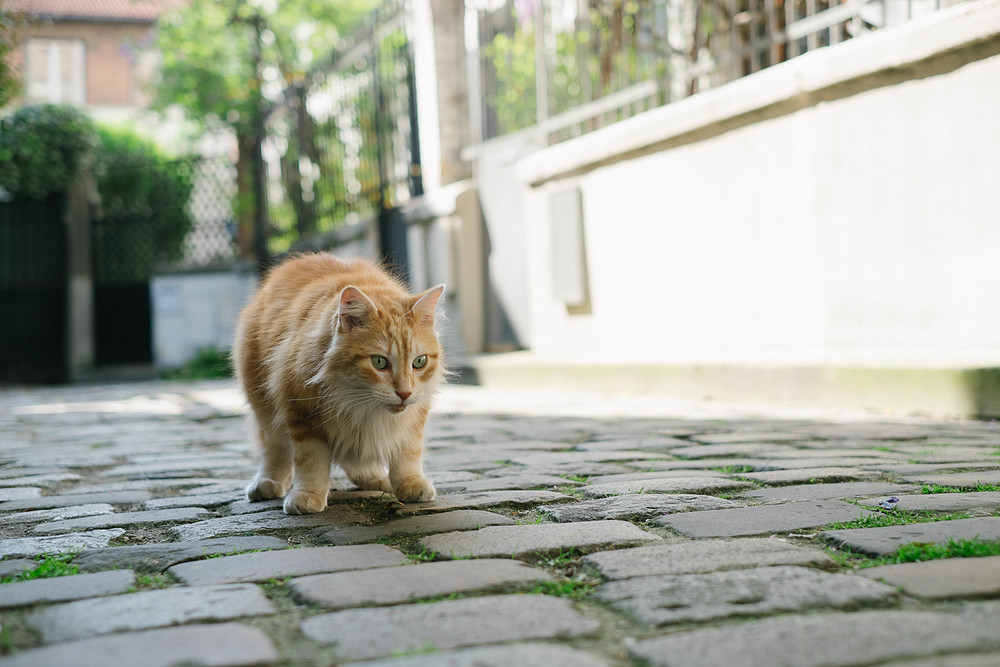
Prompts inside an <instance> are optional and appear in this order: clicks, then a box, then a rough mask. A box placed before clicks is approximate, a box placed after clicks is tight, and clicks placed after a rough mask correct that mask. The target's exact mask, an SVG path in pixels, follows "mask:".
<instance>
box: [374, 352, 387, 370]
mask: <svg viewBox="0 0 1000 667" xmlns="http://www.w3.org/2000/svg"><path fill="white" fill-rule="evenodd" d="M372 366H374V367H375V368H377V369H378V370H380V371H384V370H385V369H387V368H389V360H388V359H386V358H385V357H383V356H382V355H381V354H375V355H372Z"/></svg>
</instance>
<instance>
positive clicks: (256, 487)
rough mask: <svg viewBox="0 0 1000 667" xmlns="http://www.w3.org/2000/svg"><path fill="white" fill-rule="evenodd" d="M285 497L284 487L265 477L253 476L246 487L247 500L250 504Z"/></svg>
mask: <svg viewBox="0 0 1000 667" xmlns="http://www.w3.org/2000/svg"><path fill="white" fill-rule="evenodd" d="M283 495H285V485H284V484H282V483H281V482H278V481H275V480H273V479H268V478H267V477H259V476H255V477H254V478H253V479H252V480H250V485H249V486H247V500H249V501H250V502H252V503H255V502H258V501H260V500H271V499H272V498H280V497H282V496H283Z"/></svg>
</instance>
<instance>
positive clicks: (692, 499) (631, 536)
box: [0, 381, 1000, 667]
mask: <svg viewBox="0 0 1000 667" xmlns="http://www.w3.org/2000/svg"><path fill="white" fill-rule="evenodd" d="M242 405H243V401H242V399H241V398H240V397H239V395H238V393H237V392H236V391H235V389H234V385H233V383H231V382H227V381H222V382H202V383H194V384H181V383H160V382H156V383H139V384H131V385H104V386H100V387H86V386H72V387H59V388H36V389H25V390H14V391H11V390H0V577H3V578H8V577H12V576H14V575H17V574H18V573H19V572H22V571H24V570H28V569H35V568H40V571H43V570H45V568H46V567H48V565H46V562H47V559H46V558H45V556H47V555H48V554H52V553H60V552H61V553H68V554H69V555H68V556H66V557H65V559H68V560H70V561H71V562H70V567H69V568H68V572H69V571H72V567H74V566H75V567H77V568H79V572H81V573H82V574H67V575H65V576H61V577H57V578H48V579H33V580H30V581H24V582H16V583H6V584H0V625H2V627H3V629H4V641H3V642H0V656H2V657H0V664H3V665H4V666H5V667H6V666H7V665H10V664H13V665H49V664H52V665H62V664H73V665H88V664H90V665H101V666H102V667H104V666H106V665H112V666H113V665H135V664H143V665H159V664H164V665H166V664H206V665H210V664H219V665H240V664H272V663H277V664H282V665H295V666H298V665H303V667H306V666H308V665H321V664H322V665H328V664H344V663H348V662H354V661H357V660H368V659H374V660H375V662H373V663H369V664H376V665H402V666H404V667H405V666H410V667H412V666H413V665H434V667H437V666H438V665H462V666H467V667H471V666H472V665H498V666H499V665H503V666H504V667H506V665H510V664H545V665H549V664H556V665H558V664H572V665H582V666H584V667H588V666H590V665H609V666H613V667H624V665H626V664H629V661H630V660H631V661H636V662H643V661H648V662H649V663H650V664H654V665H659V664H713V665H714V664H727V663H729V664H741V665H742V664H748V665H755V664H759V665H768V666H769V667H770V665H782V664H787V665H796V666H798V665H806V666H809V665H819V664H832V665H836V664H844V665H855V664H884V663H886V662H891V663H897V664H907V665H911V664H912V665H924V666H929V665H931V664H933V665H936V666H937V667H942V666H944V667H967V666H968V665H980V664H992V663H993V662H996V661H997V656H1000V643H998V640H997V639H996V619H997V618H998V617H1000V600H992V598H997V597H1000V590H998V589H997V587H996V581H997V579H998V577H1000V574H998V573H997V571H996V568H997V567H998V566H997V565H996V563H997V562H998V561H997V558H998V557H985V558H978V559H955V560H947V559H946V560H936V561H927V562H922V563H913V564H903V565H893V566H884V567H880V568H864V567H861V568H858V569H854V568H853V567H852V566H850V565H844V564H842V563H844V562H845V561H844V560H842V559H840V558H836V556H837V552H838V551H841V550H847V549H850V550H853V551H858V552H863V553H868V554H870V555H876V554H881V553H886V552H888V551H892V550H895V549H896V548H898V547H899V546H901V545H902V544H905V543H908V542H912V541H917V542H928V541H930V542H934V541H940V540H944V539H947V538H948V537H956V538H965V537H973V536H976V537H978V538H979V539H1000V517H998V516H994V515H995V514H996V513H997V509H998V508H1000V492H997V491H992V490H988V489H982V490H978V491H977V490H976V486H977V483H995V481H992V480H995V479H996V475H997V474H1000V458H998V457H997V454H998V453H1000V428H998V427H997V426H996V425H991V424H989V423H979V422H970V421H956V420H952V421H935V420H931V419H925V418H919V419H918V418H904V417H899V418H892V419H889V418H878V419H875V418H873V417H872V416H870V415H867V416H866V415H857V414H847V413H838V414H835V415H834V414H831V413H822V412H813V413H811V414H794V415H793V414H790V413H786V414H778V413H775V412H771V411H767V410H764V411H755V412H750V411H746V410H741V409H738V408H733V407H731V406H729V407H727V406H721V405H707V404H699V403H684V404H675V403H671V402H669V401H666V402H665V401H663V400H661V399H660V398H649V397H641V396H629V397H614V396H587V395H583V394H574V393H572V392H561V393H556V392H497V391H492V390H489V389H481V388H469V387H449V388H447V389H446V390H445V391H444V393H443V395H442V397H441V400H440V408H439V409H438V410H437V411H436V413H435V418H434V419H432V420H431V422H430V423H429V424H428V427H427V431H426V432H427V443H426V444H427V452H426V457H425V466H426V469H427V471H428V475H429V476H430V477H431V478H432V479H433V480H434V482H435V484H436V486H437V488H438V497H437V498H436V499H435V500H434V501H433V502H430V503H419V504H416V503H407V504H405V505H403V506H402V507H400V506H399V504H398V503H395V502H393V499H392V497H391V496H384V495H383V494H381V493H380V492H371V491H360V490H357V489H355V488H354V487H353V485H352V484H351V483H350V482H349V481H348V479H347V478H346V476H345V474H344V472H343V471H340V470H337V469H336V468H335V469H334V471H333V473H334V474H333V479H332V484H331V489H332V490H331V493H330V495H329V501H330V507H329V508H328V509H327V510H326V511H325V512H323V513H321V514H318V515H307V516H288V515H286V514H284V512H283V511H282V509H281V501H280V500H275V501H264V502H258V503H250V502H249V501H247V500H246V498H245V497H244V495H243V489H244V488H245V487H246V484H247V480H248V477H249V474H250V470H251V466H250V462H251V461H252V460H253V455H254V452H253V446H252V442H251V440H250V438H249V436H248V434H247V432H246V430H245V425H244V423H243V418H242V415H241V414H240V412H241V411H242V409H243V408H242V407H241V406H242ZM921 484H939V485H941V486H950V487H956V489H957V490H959V491H960V492H957V493H921V492H920V491H921V488H920V485H921ZM636 491H642V492H641V493H636ZM609 494H617V495H609ZM888 496H896V497H898V498H899V503H898V505H897V507H898V508H899V509H902V510H912V511H924V510H927V511H932V512H938V513H943V512H965V513H968V514H970V515H972V516H973V518H970V519H959V518H956V517H946V519H947V520H944V521H937V522H932V523H912V524H909V525H896V526H888V527H885V528H857V529H850V530H841V531H831V530H827V531H826V532H822V531H823V530H824V529H825V528H828V527H829V524H830V523H832V522H834V521H850V520H853V519H859V518H861V517H865V516H871V517H875V518H878V519H881V517H879V516H878V515H877V514H876V513H875V512H874V511H868V510H865V509H863V508H862V507H859V506H858V504H853V503H849V502H844V501H845V500H852V501H853V500H856V499H860V500H858V502H859V504H864V505H869V506H872V507H874V506H875V503H876V502H877V501H878V500H881V499H883V498H885V497H888ZM207 510H211V512H208V511H207ZM91 512H95V514H90V513H91ZM178 512H179V514H178ZM887 513H888V512H887ZM907 516H908V515H906V514H903V513H901V512H899V511H898V510H897V517H896V519H895V520H897V521H903V520H905V518H906V517H907ZM938 518H942V517H940V516H939V517H938ZM107 521H112V522H113V525H112V526H111V527H107V528H100V527H98V526H99V525H107V524H105V523H102V522H107ZM85 526H89V527H90V528H91V529H89V530H86V529H84V528H83V527H85ZM51 530H68V531H71V532H67V533H65V534H47V533H46V531H51ZM761 536H763V537H761ZM768 536H770V537H768ZM379 542H381V543H382V544H379ZM831 545H834V546H832V547H831ZM878 545H882V546H878ZM289 547H293V548H289ZM866 549H868V550H867V551H866ZM828 552H829V553H828ZM29 558H31V559H35V558H38V560H29ZM847 562H850V563H855V562H858V558H851V559H849V560H848V561H847ZM58 569H59V568H55V571H54V572H52V573H53V574H58ZM133 573H135V574H134V575H133ZM88 582H89V584H88ZM85 584H88V585H89V586H91V587H90V588H88V586H87V585H85ZM135 589H138V590H139V592H128V593H123V591H126V590H127V591H134V590H135ZM68 598H74V599H68ZM442 598H443V599H442ZM984 598H986V599H988V600H990V601H986V602H984V601H983V599H984ZM748 615H749V616H751V617H752V618H749V619H748V618H746V617H747V616H748ZM237 619H247V620H245V621H242V622H237Z"/></svg>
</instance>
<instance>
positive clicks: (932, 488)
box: [920, 482, 1000, 493]
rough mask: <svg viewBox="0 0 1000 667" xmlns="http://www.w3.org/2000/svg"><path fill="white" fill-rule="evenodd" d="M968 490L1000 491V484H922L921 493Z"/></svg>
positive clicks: (961, 491)
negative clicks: (963, 485) (964, 485)
mask: <svg viewBox="0 0 1000 667" xmlns="http://www.w3.org/2000/svg"><path fill="white" fill-rule="evenodd" d="M966 491H1000V484H987V483H986V482H976V485H975V486H970V487H962V486H941V485H940V484H921V485H920V493H964V492H966Z"/></svg>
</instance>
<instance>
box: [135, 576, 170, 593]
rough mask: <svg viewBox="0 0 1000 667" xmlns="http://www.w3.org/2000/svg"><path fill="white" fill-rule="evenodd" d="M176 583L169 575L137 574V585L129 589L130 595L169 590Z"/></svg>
mask: <svg viewBox="0 0 1000 667" xmlns="http://www.w3.org/2000/svg"><path fill="white" fill-rule="evenodd" d="M173 583H174V581H173V579H172V578H171V577H170V575H169V574H166V573H162V574H137V575H136V577H135V585H134V586H131V587H129V589H128V592H129V593H137V592H139V591H155V590H159V589H161V588H168V587H169V586H171V585H172V584H173Z"/></svg>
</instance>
